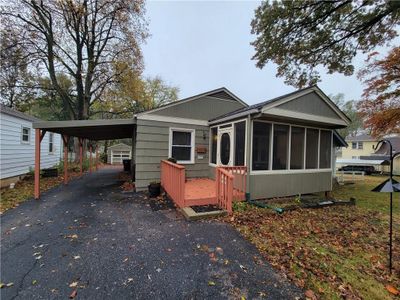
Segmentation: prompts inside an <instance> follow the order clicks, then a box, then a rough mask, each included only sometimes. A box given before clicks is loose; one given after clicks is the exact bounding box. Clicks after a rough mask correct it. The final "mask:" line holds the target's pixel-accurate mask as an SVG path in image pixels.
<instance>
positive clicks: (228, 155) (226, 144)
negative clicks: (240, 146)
mask: <svg viewBox="0 0 400 300" xmlns="http://www.w3.org/2000/svg"><path fill="white" fill-rule="evenodd" d="M217 154H218V155H217V157H218V159H217V162H218V165H222V166H232V165H233V127H229V128H220V129H219V130H218V146H217Z"/></svg>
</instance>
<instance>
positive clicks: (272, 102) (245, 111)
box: [209, 85, 351, 123]
mask: <svg viewBox="0 0 400 300" xmlns="http://www.w3.org/2000/svg"><path fill="white" fill-rule="evenodd" d="M312 92H315V93H317V94H318V95H319V96H320V97H321V99H322V100H324V101H325V102H326V103H327V104H328V105H329V106H330V107H331V108H332V110H334V111H335V112H336V114H337V115H338V116H340V118H341V119H343V120H344V121H345V122H346V123H350V122H351V120H350V118H349V117H347V116H346V114H345V113H343V112H342V111H341V110H340V108H339V107H338V106H337V105H336V104H335V103H334V102H333V101H332V100H330V99H329V97H328V96H327V95H326V94H325V93H324V92H323V91H322V90H321V89H320V88H319V87H318V86H316V85H313V86H310V87H306V88H303V89H299V90H297V91H294V92H291V93H288V94H285V95H282V96H279V97H276V98H273V99H269V100H266V101H263V102H260V103H257V104H253V105H250V106H248V107H245V108H241V109H238V110H235V111H233V112H229V113H227V114H224V115H222V116H219V117H217V118H214V119H211V120H209V122H210V123H218V122H221V121H226V120H229V119H234V118H237V117H241V116H244V115H249V114H255V113H261V112H262V111H263V110H266V109H268V108H272V107H275V106H278V105H281V104H283V103H286V102H289V101H292V100H294V99H297V98H299V97H301V96H303V95H306V94H308V93H312Z"/></svg>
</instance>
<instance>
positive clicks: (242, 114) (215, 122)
mask: <svg viewBox="0 0 400 300" xmlns="http://www.w3.org/2000/svg"><path fill="white" fill-rule="evenodd" d="M255 113H258V110H257V109H251V110H246V111H244V112H241V113H238V114H234V115H230V116H226V117H224V118H221V119H217V120H213V121H209V122H208V124H209V125H210V126H211V125H216V124H218V125H219V123H221V122H227V121H229V120H232V119H236V118H241V117H247V116H248V115H250V114H255Z"/></svg>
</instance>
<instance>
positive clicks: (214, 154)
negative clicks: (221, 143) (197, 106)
mask: <svg viewBox="0 0 400 300" xmlns="http://www.w3.org/2000/svg"><path fill="white" fill-rule="evenodd" d="M217 141H218V127H214V128H211V163H212V164H216V163H217Z"/></svg>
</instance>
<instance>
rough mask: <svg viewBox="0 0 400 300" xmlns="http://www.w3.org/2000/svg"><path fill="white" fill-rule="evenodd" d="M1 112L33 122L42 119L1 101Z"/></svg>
mask: <svg viewBox="0 0 400 300" xmlns="http://www.w3.org/2000/svg"><path fill="white" fill-rule="evenodd" d="M0 112H1V113H3V114H6V115H9V116H12V117H16V118H19V119H23V120H27V121H31V122H37V121H41V120H40V119H38V118H36V117H33V116H30V115H27V114H24V113H22V112H20V111H18V110H15V109H12V108H10V107H8V106H6V105H4V104H2V103H0Z"/></svg>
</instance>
